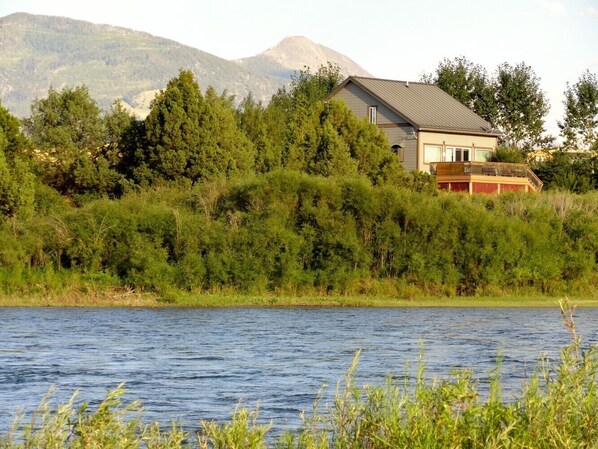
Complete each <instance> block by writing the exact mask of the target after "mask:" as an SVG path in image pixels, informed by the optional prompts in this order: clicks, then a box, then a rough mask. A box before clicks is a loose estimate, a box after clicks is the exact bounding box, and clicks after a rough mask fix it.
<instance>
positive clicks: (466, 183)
mask: <svg viewBox="0 0 598 449" xmlns="http://www.w3.org/2000/svg"><path fill="white" fill-rule="evenodd" d="M430 172H431V173H432V174H433V175H435V176H436V182H437V183H438V188H439V189H442V190H452V191H458V192H469V193H500V192H506V191H525V192H539V191H541V190H542V181H540V179H539V178H538V177H537V176H536V175H535V173H534V172H533V171H532V170H531V169H530V168H529V167H528V166H527V165H526V164H510V163H506V162H475V161H469V162H433V163H431V164H430Z"/></svg>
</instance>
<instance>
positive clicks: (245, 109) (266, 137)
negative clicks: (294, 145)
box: [237, 94, 282, 173]
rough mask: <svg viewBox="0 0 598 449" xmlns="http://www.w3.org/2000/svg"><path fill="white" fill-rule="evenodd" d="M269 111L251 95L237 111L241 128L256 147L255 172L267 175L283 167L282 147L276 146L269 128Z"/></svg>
mask: <svg viewBox="0 0 598 449" xmlns="http://www.w3.org/2000/svg"><path fill="white" fill-rule="evenodd" d="M267 111H268V110H267V109H266V108H265V107H264V106H263V105H262V103H261V102H259V103H258V102H256V101H255V99H254V98H253V96H252V95H251V94H249V95H248V96H247V97H245V98H244V99H243V101H242V102H241V104H240V105H239V109H238V110H237V121H238V123H239V128H240V129H241V130H242V131H244V132H245V135H246V136H247V137H248V138H249V140H251V142H252V143H253V145H254V147H255V171H256V172H257V173H267V172H269V171H272V170H275V169H277V168H279V167H280V165H281V156H282V152H281V147H282V145H275V144H274V140H275V139H273V137H272V135H271V134H272V128H271V127H270V130H269V129H268V128H269V126H268V125H269V124H270V123H271V122H269V117H268V113H267Z"/></svg>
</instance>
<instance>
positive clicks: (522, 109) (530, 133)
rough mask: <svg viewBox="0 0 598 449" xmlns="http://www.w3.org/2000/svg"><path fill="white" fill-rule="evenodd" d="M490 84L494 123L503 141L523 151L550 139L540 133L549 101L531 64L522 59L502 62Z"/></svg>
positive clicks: (542, 131)
mask: <svg viewBox="0 0 598 449" xmlns="http://www.w3.org/2000/svg"><path fill="white" fill-rule="evenodd" d="M494 84H495V87H494V89H495V98H496V106H497V124H498V126H499V127H500V128H501V130H502V131H503V133H504V136H503V139H502V140H503V143H504V144H505V145H507V146H515V147H519V148H521V149H522V150H524V152H528V151H530V150H531V149H532V148H534V147H536V146H542V145H545V144H547V143H548V141H549V140H550V139H547V138H546V137H544V136H543V135H542V134H543V133H544V132H545V129H544V117H545V116H546V114H548V110H549V104H548V100H547V99H546V97H545V95H544V92H542V90H541V89H540V79H539V78H538V77H537V76H536V75H535V73H534V71H533V70H532V68H531V67H529V66H527V65H525V64H524V63H520V64H517V65H516V66H511V65H510V64H508V63H503V64H501V65H500V66H499V67H498V71H497V76H496V79H495V81H494Z"/></svg>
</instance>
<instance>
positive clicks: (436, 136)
mask: <svg viewBox="0 0 598 449" xmlns="http://www.w3.org/2000/svg"><path fill="white" fill-rule="evenodd" d="M496 144H497V138H496V137H486V136H472V135H467V134H464V135H461V134H449V133H435V132H424V131H421V132H419V133H418V137H417V159H418V164H417V169H418V170H421V171H425V172H428V173H429V172H430V165H429V164H424V145H440V146H443V147H447V146H448V147H450V146H456V147H465V148H474V147H475V148H486V149H492V150H494V149H495V148H496Z"/></svg>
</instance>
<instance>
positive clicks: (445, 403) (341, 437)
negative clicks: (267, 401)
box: [0, 309, 598, 449]
mask: <svg viewBox="0 0 598 449" xmlns="http://www.w3.org/2000/svg"><path fill="white" fill-rule="evenodd" d="M562 310H563V316H564V318H565V324H566V326H567V327H568V328H569V330H570V331H571V336H572V341H571V343H570V344H569V345H568V346H567V347H565V348H563V349H562V351H561V358H560V360H557V361H555V362H552V363H551V362H549V361H543V362H541V363H540V364H539V365H538V366H537V368H536V370H535V371H534V374H533V375H532V376H531V378H530V379H529V380H528V381H527V382H526V383H525V384H524V385H523V386H522V389H521V392H520V393H518V394H517V395H515V397H514V398H503V395H502V393H501V378H500V367H499V366H497V367H496V369H495V370H494V371H493V372H492V373H491V375H490V388H489V392H488V393H487V394H484V395H482V394H480V392H479V390H478V387H479V385H478V382H477V381H475V380H474V376H473V373H472V372H471V371H469V370H460V371H454V372H451V373H450V374H449V375H446V376H444V377H442V378H436V379H434V380H428V378H427V376H426V375H425V366H424V365H423V362H421V361H420V363H419V366H418V369H417V371H416V375H414V376H410V375H405V377H404V378H403V379H393V378H389V379H388V380H387V381H386V383H384V384H383V385H381V386H359V385H357V383H356V376H355V372H356V369H357V364H358V363H357V362H358V355H357V356H356V358H355V361H354V363H353V365H352V367H351V368H350V370H349V372H348V373H347V375H346V377H345V378H344V380H343V381H341V382H339V384H338V386H337V391H336V395H335V397H334V399H333V400H331V402H330V403H327V404H319V403H316V404H315V405H314V409H313V412H312V413H311V414H307V415H305V416H304V424H303V426H302V427H301V428H300V429H297V430H295V431H291V432H285V433H283V434H282V436H280V437H277V438H275V437H273V436H270V435H273V434H278V435H280V432H279V431H277V429H276V427H275V426H276V423H265V422H263V421H262V420H260V418H259V414H258V412H257V410H247V409H244V408H237V409H236V411H235V412H234V413H233V414H232V416H231V419H230V421H229V422H225V423H216V422H206V421H202V422H201V423H199V427H198V430H197V431H189V430H187V429H182V428H180V427H179V426H177V425H176V424H174V425H172V426H171V427H169V428H168V429H164V428H161V427H160V425H159V424H158V423H150V424H147V423H145V422H144V421H143V415H142V408H141V405H140V404H139V403H138V402H130V403H126V402H123V398H122V397H123V394H124V390H123V389H122V388H118V389H117V390H115V391H112V392H110V393H109V394H108V396H107V397H106V399H105V400H103V401H102V402H100V403H99V404H98V405H97V406H95V407H90V406H88V405H87V404H84V405H83V406H81V407H77V406H76V405H75V402H76V401H75V399H74V397H73V399H71V401H70V402H68V403H66V404H62V405H59V406H57V407H56V408H51V407H50V406H49V403H50V401H49V400H48V399H46V400H44V401H43V402H42V404H41V406H40V407H39V408H38V410H37V411H36V412H35V413H34V414H33V418H32V420H31V421H30V422H29V423H25V422H23V421H21V420H16V421H15V424H14V426H13V428H12V429H11V430H10V431H9V432H8V433H0V448H4V449H13V448H57V447H60V448H103V449H110V448H148V449H150V448H155V449H158V448H164V449H166V448H200V449H208V448H212V449H266V448H269V447H275V448H277V449H283V448H284V449H295V448H297V449H328V448H336V449H345V448H347V449H348V448H353V449H361V448H363V449H366V448H367V449H386V448H388V449H390V448H393V449H394V448H403V447H405V448H513V447H521V448H595V447H596V446H597V442H598V413H597V411H598V389H597V387H598V384H597V377H596V376H597V375H598V347H597V346H596V345H594V346H590V347H585V348H584V347H583V346H582V340H581V338H580V337H579V336H578V335H577V334H576V332H575V327H574V324H573V321H572V318H571V316H572V311H571V310H570V309H562Z"/></svg>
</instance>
